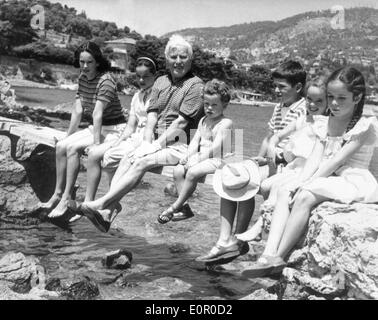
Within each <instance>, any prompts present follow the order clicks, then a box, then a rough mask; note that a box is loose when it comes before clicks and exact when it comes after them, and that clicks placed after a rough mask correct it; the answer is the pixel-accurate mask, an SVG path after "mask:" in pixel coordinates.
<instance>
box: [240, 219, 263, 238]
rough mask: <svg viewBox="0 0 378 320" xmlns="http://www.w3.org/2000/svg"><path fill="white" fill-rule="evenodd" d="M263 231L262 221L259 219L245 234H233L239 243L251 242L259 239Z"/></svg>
mask: <svg viewBox="0 0 378 320" xmlns="http://www.w3.org/2000/svg"><path fill="white" fill-rule="evenodd" d="M262 229H263V221H262V218H261V217H260V218H259V219H258V220H257V221H256V223H255V224H254V225H253V226H252V228H250V229H248V230H247V231H246V232H243V233H239V234H235V237H236V239H238V240H241V241H247V242H248V241H253V240H259V239H261V232H262Z"/></svg>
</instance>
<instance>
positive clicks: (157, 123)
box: [80, 35, 204, 232]
mask: <svg viewBox="0 0 378 320" xmlns="http://www.w3.org/2000/svg"><path fill="white" fill-rule="evenodd" d="M165 58H166V67H167V69H168V74H167V75H164V76H161V77H159V78H158V79H157V80H156V81H155V83H154V85H153V87H152V92H151V100H150V106H149V108H148V110H147V112H148V117H147V124H146V128H145V132H144V141H143V142H142V144H141V145H140V147H139V148H138V149H136V151H135V152H134V153H133V155H132V157H125V158H124V159H123V160H122V161H121V163H120V165H119V167H118V169H117V171H116V173H115V175H114V178H113V180H112V184H111V186H110V190H109V191H108V193H106V194H105V195H104V196H103V197H101V198H99V199H97V200H95V201H91V202H86V203H83V204H82V205H81V208H80V210H81V212H82V213H83V214H84V215H85V216H86V217H87V218H89V220H90V221H91V222H92V223H93V224H94V225H95V226H96V227H97V228H98V229H99V230H101V231H103V232H107V231H108V230H109V228H110V224H111V221H113V219H114V216H115V215H116V214H117V213H118V212H119V211H120V210H121V209H120V206H119V201H120V199H121V198H122V197H123V196H124V195H126V194H127V193H128V192H129V191H131V190H132V189H133V188H134V187H135V186H136V185H137V184H138V183H139V181H140V180H141V179H142V177H143V175H144V174H145V173H146V172H147V171H148V170H150V169H152V168H154V167H160V166H166V165H170V166H172V165H176V164H177V163H178V162H179V160H180V159H181V158H182V157H184V156H185V154H186V152H187V147H188V145H187V143H188V142H189V137H190V129H191V128H196V127H197V124H198V120H199V119H200V118H201V117H202V116H203V104H202V90H203V85H204V84H203V81H202V80H201V79H200V78H198V77H197V76H194V75H193V74H192V72H191V67H192V59H193V49H192V46H191V45H190V44H189V43H188V42H187V41H186V40H185V39H184V38H182V37H181V36H179V35H173V36H172V37H171V38H170V39H169V41H168V43H167V46H166V48H165ZM154 137H155V140H153V138H154ZM177 140H178V141H177Z"/></svg>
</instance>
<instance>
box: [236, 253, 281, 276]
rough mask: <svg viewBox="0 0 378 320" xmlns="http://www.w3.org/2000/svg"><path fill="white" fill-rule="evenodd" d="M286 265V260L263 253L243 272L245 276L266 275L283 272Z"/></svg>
mask: <svg viewBox="0 0 378 320" xmlns="http://www.w3.org/2000/svg"><path fill="white" fill-rule="evenodd" d="M285 267H286V262H285V261H284V260H283V259H282V258H281V257H277V256H275V257H274V256H268V255H262V256H261V257H260V258H259V259H258V260H257V261H256V262H255V263H253V264H252V266H251V268H250V269H248V270H245V271H243V272H242V274H243V276H246V277H249V278H256V277H265V276H270V275H273V274H277V273H281V272H282V270H283V269H284V268H285Z"/></svg>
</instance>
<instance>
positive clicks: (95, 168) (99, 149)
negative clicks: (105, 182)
mask: <svg viewBox="0 0 378 320" xmlns="http://www.w3.org/2000/svg"><path fill="white" fill-rule="evenodd" d="M111 144H112V142H104V143H103V144H100V145H99V146H96V147H92V148H91V149H90V151H89V153H88V162H87V190H86V194H85V199H84V202H87V201H92V200H94V198H95V195H96V192H97V188H98V185H99V183H100V179H101V160H102V157H103V156H104V153H105V151H106V150H108V149H109V147H110V145H111Z"/></svg>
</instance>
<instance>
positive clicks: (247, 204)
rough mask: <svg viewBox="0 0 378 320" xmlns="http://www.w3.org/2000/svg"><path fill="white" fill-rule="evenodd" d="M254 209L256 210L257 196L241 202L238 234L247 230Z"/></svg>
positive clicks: (236, 230)
mask: <svg viewBox="0 0 378 320" xmlns="http://www.w3.org/2000/svg"><path fill="white" fill-rule="evenodd" d="M254 211H255V197H253V198H251V199H249V200H246V201H241V202H239V205H238V214H237V220H236V227H235V233H236V234H237V233H242V232H244V231H246V230H247V228H248V225H249V222H250V221H251V218H252V215H253V212H254Z"/></svg>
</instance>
